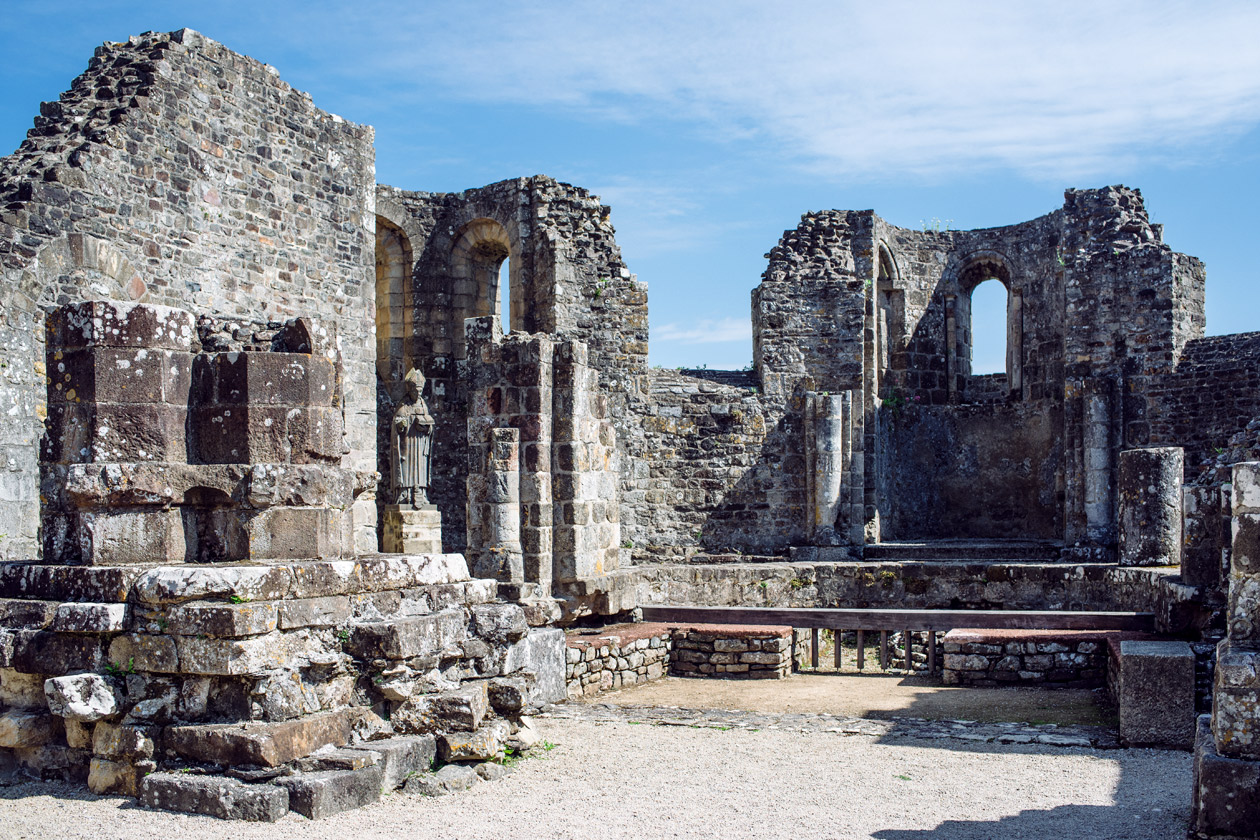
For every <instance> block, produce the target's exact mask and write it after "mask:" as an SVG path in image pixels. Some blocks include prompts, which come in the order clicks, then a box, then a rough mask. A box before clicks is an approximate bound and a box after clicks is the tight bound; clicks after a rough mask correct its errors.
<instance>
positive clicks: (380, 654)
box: [348, 610, 468, 659]
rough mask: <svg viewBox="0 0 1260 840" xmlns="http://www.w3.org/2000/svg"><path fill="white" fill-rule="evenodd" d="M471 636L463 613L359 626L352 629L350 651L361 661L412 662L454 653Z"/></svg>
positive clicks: (425, 616)
mask: <svg viewBox="0 0 1260 840" xmlns="http://www.w3.org/2000/svg"><path fill="white" fill-rule="evenodd" d="M467 635H468V633H467V622H466V619H465V618H464V613H463V610H445V611H443V612H440V613H435V614H433V615H424V616H416V617H415V618H408V619H403V620H400V621H382V622H372V623H367V624H358V625H355V626H354V627H352V628H351V630H350V641H349V644H348V649H349V650H350V652H351V653H352V654H354V656H356V657H357V658H359V659H410V658H412V657H413V656H423V655H424V654H427V653H439V652H441V651H443V650H448V649H449V650H453V649H455V647H456V645H458V644H459V643H460V642H462V641H463V640H464V638H465V637H466V636H467Z"/></svg>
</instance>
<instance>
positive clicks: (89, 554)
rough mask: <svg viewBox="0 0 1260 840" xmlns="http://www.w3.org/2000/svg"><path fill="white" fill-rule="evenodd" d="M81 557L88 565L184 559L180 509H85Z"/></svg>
mask: <svg viewBox="0 0 1260 840" xmlns="http://www.w3.org/2000/svg"><path fill="white" fill-rule="evenodd" d="M78 519H79V524H78V545H79V550H80V557H79V559H80V561H81V562H82V563H83V564H84V565H88V566H126V565H130V564H134V563H167V564H171V563H183V562H184V560H185V558H186V557H187V553H188V545H187V542H186V538H185V535H184V518H183V515H182V514H181V513H180V511H179V510H176V509H174V508H172V509H170V510H142V511H119V512H104V511H83V512H81V513H79V515H78Z"/></svg>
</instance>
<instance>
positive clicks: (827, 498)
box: [806, 392, 847, 545]
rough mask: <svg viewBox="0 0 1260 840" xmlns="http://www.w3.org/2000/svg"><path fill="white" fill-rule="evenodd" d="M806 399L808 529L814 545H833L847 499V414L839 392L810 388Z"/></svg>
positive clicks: (841, 536)
mask: <svg viewBox="0 0 1260 840" xmlns="http://www.w3.org/2000/svg"><path fill="white" fill-rule="evenodd" d="M808 400H809V403H808V406H809V409H808V410H809V439H808V440H807V441H806V442H807V444H808V445H809V453H810V459H809V468H810V475H809V491H810V504H809V523H808V530H809V533H810V534H811V536H812V537H813V540H814V543H815V544H816V545H834V544H835V543H836V542H839V541H842V540H843V539H844V537H845V536H846V535H845V533H844V529H843V526H842V525H841V524H840V515H841V507H842V505H843V504H844V503H845V502H846V501H847V499H845V496H844V477H845V476H844V472H845V457H844V454H845V453H844V445H845V434H844V432H845V428H844V421H845V419H846V417H845V412H844V404H843V398H842V396H841V395H840V394H835V395H829V394H817V393H812V392H811V393H810V394H809V396H808ZM845 513H847V511H845ZM846 519H847V517H846Z"/></svg>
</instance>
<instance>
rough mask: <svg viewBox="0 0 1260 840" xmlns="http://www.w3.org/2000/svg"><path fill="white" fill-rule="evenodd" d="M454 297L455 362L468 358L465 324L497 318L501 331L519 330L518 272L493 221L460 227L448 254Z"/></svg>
mask: <svg viewBox="0 0 1260 840" xmlns="http://www.w3.org/2000/svg"><path fill="white" fill-rule="evenodd" d="M451 274H452V277H453V279H454V287H453V291H454V294H453V295H452V298H451V303H452V306H451V308H452V318H453V321H452V323H451V333H452V336H451V337H452V339H453V341H452V345H453V349H454V351H455V356H456V358H459V359H462V358H465V357H466V356H467V352H468V351H467V349H466V348H465V347H464V321H465V320H466V319H468V318H481V317H484V316H486V315H497V316H498V317H499V318H501V319H502V321H503V331H504V332H505V333H506V332H510V331H511V330H512V329H521V324H520V319H519V318H518V317H516V313H515V312H513V307H514V306H515V307H517V308H519V301H516V300H515V298H516V297H519V295H516V294H513V292H516V291H517V289H516V288H515V287H516V285H517V284H516V276H517V274H518V268H517V266H516V259H515V257H514V255H513V248H512V240H511V238H510V237H509V235H508V232H507V229H506V228H504V227H503V225H501V224H499V223H498V222H496V221H494V220H493V219H474V220H473V221H471V222H469V223H468V224H467V225H465V226H464V227H463V229H462V230H461V231H460V235H459V236H457V237H456V239H455V247H454V249H453V250H452V252H451Z"/></svg>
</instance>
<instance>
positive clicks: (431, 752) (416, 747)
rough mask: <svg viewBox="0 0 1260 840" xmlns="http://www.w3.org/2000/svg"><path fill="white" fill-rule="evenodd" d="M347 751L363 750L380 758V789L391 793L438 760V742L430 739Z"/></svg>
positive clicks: (394, 740) (407, 738) (405, 739)
mask: <svg viewBox="0 0 1260 840" xmlns="http://www.w3.org/2000/svg"><path fill="white" fill-rule="evenodd" d="M346 749H347V750H364V751H367V752H372V753H376V754H377V755H379V756H380V766H381V771H382V773H383V775H382V777H381V786H382V788H383V789H385V790H394V789H395V788H397V787H399V786H401V785H402V784H403V782H405V781H407V778H408V777H409V776H411V775H412V774H413V773H424V772H427V771H428V770H429V768H430V767H432V766H433V759H434V758H435V757H436V756H437V740H436V739H435V738H434V737H433V736H432V735H409V736H407V735H405V736H399V737H396V738H386V739H384V740H381V741H369V742H367V743H363V744H355V745H354V746H351V747H347V748H346Z"/></svg>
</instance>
